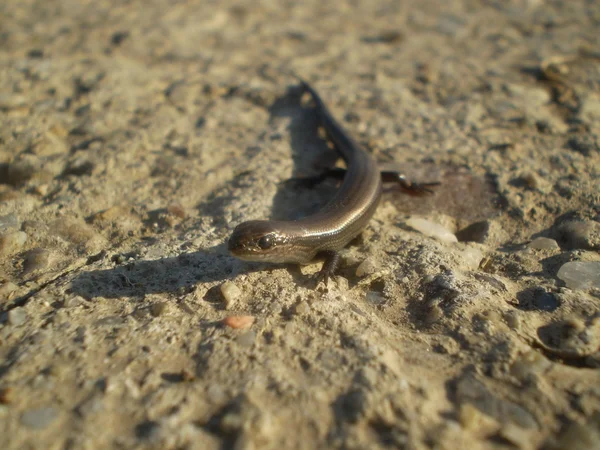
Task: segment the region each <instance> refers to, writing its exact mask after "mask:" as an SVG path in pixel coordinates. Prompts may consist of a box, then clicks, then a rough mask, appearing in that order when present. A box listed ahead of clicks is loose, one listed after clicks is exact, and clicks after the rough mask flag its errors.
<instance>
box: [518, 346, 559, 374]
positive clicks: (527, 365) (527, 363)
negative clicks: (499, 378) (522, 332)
mask: <svg viewBox="0 0 600 450" xmlns="http://www.w3.org/2000/svg"><path fill="white" fill-rule="evenodd" d="M551 365H552V363H551V362H550V361H549V360H548V359H547V358H546V357H544V355H542V354H541V353H539V352H536V351H533V350H532V351H530V352H527V353H524V354H522V355H520V356H519V357H518V358H517V360H516V361H515V362H514V363H513V365H512V367H511V369H510V371H511V373H512V374H513V375H514V376H515V377H517V378H518V379H520V380H524V379H527V378H528V377H530V376H531V375H536V374H538V373H543V372H545V371H546V370H548V369H549V368H550V366H551Z"/></svg>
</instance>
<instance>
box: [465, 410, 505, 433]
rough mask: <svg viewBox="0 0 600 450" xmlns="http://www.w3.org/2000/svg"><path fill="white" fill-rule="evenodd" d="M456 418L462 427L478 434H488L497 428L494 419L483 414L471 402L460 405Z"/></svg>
mask: <svg viewBox="0 0 600 450" xmlns="http://www.w3.org/2000/svg"><path fill="white" fill-rule="evenodd" d="M458 420H459V421H460V424H461V425H462V426H463V428H465V429H467V430H470V431H473V432H476V433H479V434H489V433H491V432H493V431H495V430H497V429H498V423H497V422H496V420H495V419H493V418H492V417H490V416H488V415H487V414H484V413H483V412H481V411H480V410H479V409H477V408H476V407H475V406H473V405H472V404H471V403H463V404H462V405H460V410H459V412H458Z"/></svg>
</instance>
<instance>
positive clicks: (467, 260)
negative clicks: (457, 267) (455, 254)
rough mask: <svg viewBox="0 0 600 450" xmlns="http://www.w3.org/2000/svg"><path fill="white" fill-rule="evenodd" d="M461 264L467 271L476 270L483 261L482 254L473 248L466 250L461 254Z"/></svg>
mask: <svg viewBox="0 0 600 450" xmlns="http://www.w3.org/2000/svg"><path fill="white" fill-rule="evenodd" d="M461 255H462V258H461V262H462V264H463V266H464V267H466V268H467V269H469V270H476V269H478V268H479V264H481V261H482V260H483V253H482V252H481V250H479V249H478V248H475V247H470V248H466V249H465V250H463V251H462V252H461Z"/></svg>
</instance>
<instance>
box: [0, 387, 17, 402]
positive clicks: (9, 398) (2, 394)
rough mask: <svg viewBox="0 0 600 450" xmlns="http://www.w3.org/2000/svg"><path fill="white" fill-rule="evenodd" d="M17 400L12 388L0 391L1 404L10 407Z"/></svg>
mask: <svg viewBox="0 0 600 450" xmlns="http://www.w3.org/2000/svg"><path fill="white" fill-rule="evenodd" d="M14 399H15V395H14V391H13V390H12V389H11V388H2V389H0V404H2V405H8V404H10V403H12V402H13V400H14Z"/></svg>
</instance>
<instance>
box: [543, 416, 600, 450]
mask: <svg viewBox="0 0 600 450" xmlns="http://www.w3.org/2000/svg"><path fill="white" fill-rule="evenodd" d="M598 442H600V431H599V430H598V429H597V428H596V427H594V426H593V424H592V423H587V424H581V423H577V422H573V423H570V424H568V425H566V426H565V427H563V429H562V430H561V432H560V435H559V437H558V439H557V442H556V444H555V445H554V446H553V447H551V448H553V449H557V450H559V449H560V450H562V449H568V450H591V449H597V448H598Z"/></svg>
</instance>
